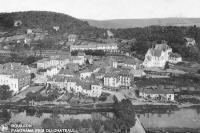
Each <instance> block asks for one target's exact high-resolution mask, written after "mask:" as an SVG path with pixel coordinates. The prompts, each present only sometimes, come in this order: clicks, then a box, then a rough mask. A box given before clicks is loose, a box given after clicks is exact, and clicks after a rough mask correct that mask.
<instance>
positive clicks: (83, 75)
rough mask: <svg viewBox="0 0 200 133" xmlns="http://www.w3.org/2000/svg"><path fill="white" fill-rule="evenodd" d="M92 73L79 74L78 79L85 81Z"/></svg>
mask: <svg viewBox="0 0 200 133" xmlns="http://www.w3.org/2000/svg"><path fill="white" fill-rule="evenodd" d="M91 75H92V72H81V73H80V79H85V78H89V77H91Z"/></svg>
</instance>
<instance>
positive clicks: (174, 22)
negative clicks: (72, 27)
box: [85, 18, 200, 29]
mask: <svg viewBox="0 0 200 133" xmlns="http://www.w3.org/2000/svg"><path fill="white" fill-rule="evenodd" d="M85 21H88V23H89V24H90V25H91V26H95V27H98V28H114V29H116V28H122V29H125V28H135V27H146V26H151V25H160V26H193V25H196V26H198V27H200V18H152V19H112V20H102V21H101V20H100V21H98V20H85Z"/></svg>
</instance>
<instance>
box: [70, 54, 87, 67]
mask: <svg viewBox="0 0 200 133" xmlns="http://www.w3.org/2000/svg"><path fill="white" fill-rule="evenodd" d="M71 62H72V63H75V64H78V65H83V64H85V58H81V57H78V56H71Z"/></svg>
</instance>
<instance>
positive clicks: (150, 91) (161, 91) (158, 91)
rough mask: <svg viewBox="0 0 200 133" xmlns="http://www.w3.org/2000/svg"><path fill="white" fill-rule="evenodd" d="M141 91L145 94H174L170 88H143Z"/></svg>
mask: <svg viewBox="0 0 200 133" xmlns="http://www.w3.org/2000/svg"><path fill="white" fill-rule="evenodd" d="M142 92H143V93H146V94H174V91H173V90H172V89H159V88H157V89H153V88H149V89H143V90H142Z"/></svg>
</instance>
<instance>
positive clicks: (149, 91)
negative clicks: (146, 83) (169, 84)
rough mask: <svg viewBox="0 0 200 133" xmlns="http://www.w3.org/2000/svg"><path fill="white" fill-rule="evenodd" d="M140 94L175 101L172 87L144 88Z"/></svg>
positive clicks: (148, 97) (147, 97)
mask: <svg viewBox="0 0 200 133" xmlns="http://www.w3.org/2000/svg"><path fill="white" fill-rule="evenodd" d="M139 96H140V97H143V98H146V99H154V100H164V101H174V92H173V90H172V89H159V88H144V89H142V90H141V91H140V92H139Z"/></svg>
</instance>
